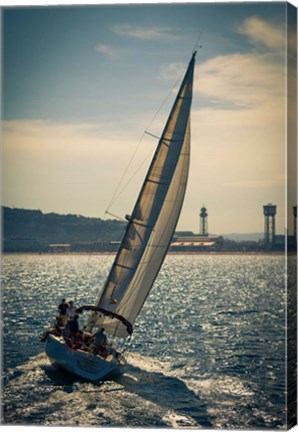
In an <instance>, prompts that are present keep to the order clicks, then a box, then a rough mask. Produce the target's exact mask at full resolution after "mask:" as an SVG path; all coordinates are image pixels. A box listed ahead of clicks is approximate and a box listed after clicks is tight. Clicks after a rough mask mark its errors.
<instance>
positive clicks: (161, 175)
mask: <svg viewBox="0 0 298 432" xmlns="http://www.w3.org/2000/svg"><path fill="white" fill-rule="evenodd" d="M194 62H195V53H194V54H193V56H192V58H191V61H190V63H189V66H188V69H187V71H186V73H185V76H184V79H183V81H182V84H181V86H180V89H179V92H178V94H177V97H176V99H175V102H174V105H173V107H172V110H171V113H170V116H169V118H168V121H167V123H166V126H165V128H164V131H163V133H162V135H161V138H160V140H159V143H158V146H157V149H156V152H155V155H154V157H153V160H152V162H151V165H150V167H149V170H148V173H147V176H146V178H145V181H144V184H143V186H142V189H141V191H140V194H139V197H138V199H137V202H136V204H135V207H134V210H133V212H132V215H131V217H130V219H129V222H128V225H127V228H126V232H125V234H124V237H123V240H122V243H121V246H120V248H119V251H118V253H117V255H116V258H115V261H114V264H113V266H112V268H111V271H110V273H109V275H108V278H107V281H106V283H105V286H104V289H103V291H102V293H101V295H100V296H99V299H98V301H97V303H96V305H97V306H100V307H102V308H104V309H106V310H110V311H113V312H115V313H117V314H119V315H121V316H123V317H124V318H125V319H126V320H128V321H129V322H130V323H131V324H133V323H134V321H135V319H136V317H137V316H138V314H139V312H140V310H141V308H142V305H143V303H144V301H145V300H146V298H147V296H148V294H149V291H150V289H151V287H152V285H153V282H154V280H155V278H156V276H157V274H158V272H159V269H160V267H161V265H162V263H163V260H164V258H165V255H166V252H167V250H168V247H169V244H170V241H171V238H172V236H173V233H174V231H175V227H176V225H177V222H178V218H179V214H180V211H181V207H182V203H183V199H184V195H185V189H186V184H187V177H188V169H189V156H190V106H191V101H192V85H193V72H194ZM96 320H97V321H96ZM99 323H100V324H101V325H103V326H104V327H105V330H106V332H107V333H109V334H111V335H114V336H117V337H126V336H127V335H128V333H127V329H126V327H125V326H124V325H123V324H122V323H121V322H120V321H118V320H115V319H110V318H108V317H104V316H102V317H100V318H98V317H96V316H95V315H93V316H92V317H91V319H90V321H89V324H90V325H91V326H94V325H98V324H99Z"/></svg>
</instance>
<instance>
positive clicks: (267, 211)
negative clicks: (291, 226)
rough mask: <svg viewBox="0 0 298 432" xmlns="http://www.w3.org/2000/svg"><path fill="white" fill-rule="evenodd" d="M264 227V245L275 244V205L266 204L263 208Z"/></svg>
mask: <svg viewBox="0 0 298 432" xmlns="http://www.w3.org/2000/svg"><path fill="white" fill-rule="evenodd" d="M263 209H264V216H265V225H264V240H265V243H267V244H269V243H274V242H275V215H276V205H273V204H267V205H264V206H263Z"/></svg>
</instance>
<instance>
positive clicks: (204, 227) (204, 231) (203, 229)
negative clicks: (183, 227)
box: [200, 206, 208, 237]
mask: <svg viewBox="0 0 298 432" xmlns="http://www.w3.org/2000/svg"><path fill="white" fill-rule="evenodd" d="M207 219H208V213H207V209H206V207H205V206H203V207H202V208H201V212H200V235H201V236H205V237H207V236H208V221H207Z"/></svg>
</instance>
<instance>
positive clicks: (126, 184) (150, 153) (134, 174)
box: [106, 149, 154, 212]
mask: <svg viewBox="0 0 298 432" xmlns="http://www.w3.org/2000/svg"><path fill="white" fill-rule="evenodd" d="M153 151H154V150H152V149H151V150H150V152H149V153H148V154H147V156H146V157H145V159H144V160H143V161H142V163H141V164H140V165H139V167H138V168H137V169H136V171H134V173H133V174H132V175H131V177H130V178H129V179H128V180H127V182H126V183H125V185H124V186H123V187H122V189H121V190H120V191H119V188H118V195H116V194H114V198H113V200H111V203H110V207H111V206H112V205H113V204H114V203H115V202H116V201H117V199H118V198H119V197H120V195H121V194H122V193H123V191H124V190H125V189H126V188H127V186H128V185H129V183H130V182H131V181H132V180H133V178H134V177H135V176H136V175H137V173H138V172H139V171H140V169H141V168H142V166H143V165H144V163H145V162H146V161H147V159H148V158H149V156H151V155H152V153H153ZM110 207H109V208H110ZM106 212H108V210H107V211H106Z"/></svg>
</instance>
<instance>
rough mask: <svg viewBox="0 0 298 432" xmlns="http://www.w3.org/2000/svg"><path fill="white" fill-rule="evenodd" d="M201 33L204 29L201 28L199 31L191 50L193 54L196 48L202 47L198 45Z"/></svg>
mask: <svg viewBox="0 0 298 432" xmlns="http://www.w3.org/2000/svg"><path fill="white" fill-rule="evenodd" d="M203 32H204V27H202V29H201V31H200V33H199V36H198V37H197V39H196V42H195V44H194V47H193V49H192V52H193V53H194V52H195V50H196V48H202V45H199V41H200V39H201V37H202V35H203Z"/></svg>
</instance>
